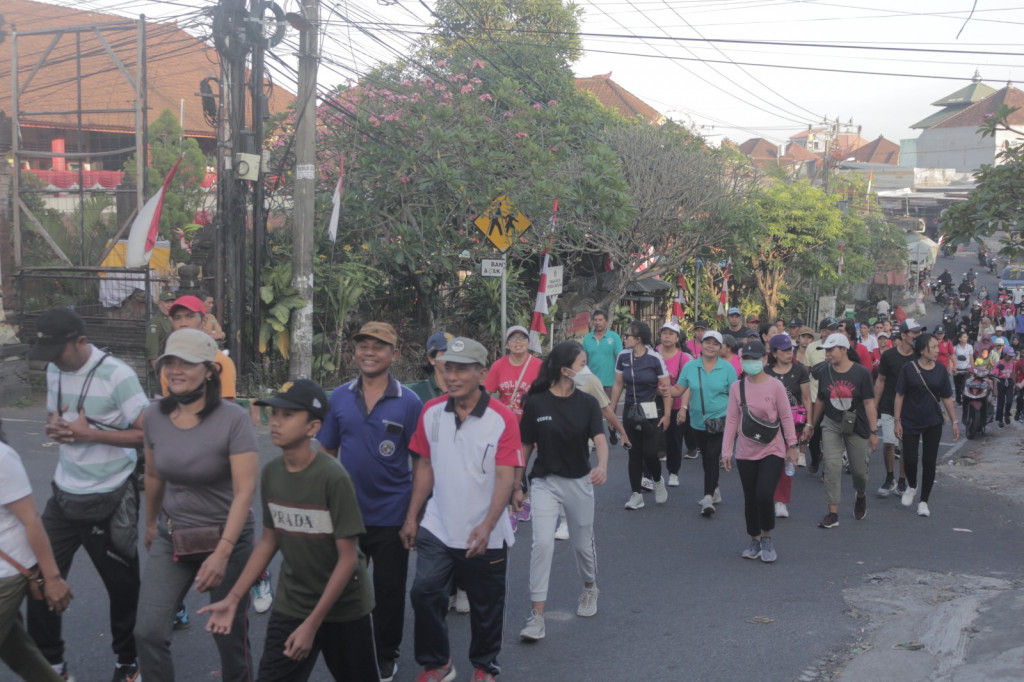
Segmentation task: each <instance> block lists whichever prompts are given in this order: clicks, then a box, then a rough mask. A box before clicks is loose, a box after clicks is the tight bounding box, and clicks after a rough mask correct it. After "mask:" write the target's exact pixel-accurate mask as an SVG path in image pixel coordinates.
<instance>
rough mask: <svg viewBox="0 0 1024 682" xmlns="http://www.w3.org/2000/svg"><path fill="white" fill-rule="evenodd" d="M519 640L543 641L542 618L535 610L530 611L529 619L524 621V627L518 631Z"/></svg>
mask: <svg viewBox="0 0 1024 682" xmlns="http://www.w3.org/2000/svg"><path fill="white" fill-rule="evenodd" d="M519 639H528V640H530V641H532V642H536V641H538V640H541V639H544V616H542V615H540V614H539V613H537V611H536V609H530V617H529V618H527V619H526V627H524V628H523V629H522V630H520V631H519Z"/></svg>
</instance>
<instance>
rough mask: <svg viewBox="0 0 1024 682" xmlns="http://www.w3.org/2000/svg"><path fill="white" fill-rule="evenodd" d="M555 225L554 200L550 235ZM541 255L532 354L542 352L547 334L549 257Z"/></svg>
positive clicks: (533, 320) (531, 344)
mask: <svg viewBox="0 0 1024 682" xmlns="http://www.w3.org/2000/svg"><path fill="white" fill-rule="evenodd" d="M557 223H558V199H555V205H554V208H552V210H551V221H550V222H549V223H548V229H549V231H550V232H551V233H553V232H554V231H555V226H556V225H557ZM549 241H550V240H549ZM543 255H544V260H543V262H542V263H541V266H540V284H539V285H538V286H537V302H536V303H535V304H534V306H533V318H532V319H531V320H530V350H531V351H533V352H534V353H540V352H541V351H542V350H543V349H542V348H541V345H540V335H541V334H547V333H548V328H547V325H545V324H544V316H545V315H547V314H548V294H547V291H548V263H549V260H550V258H551V256H550V254H548V252H547V250H546V249H545V250H544V252H543Z"/></svg>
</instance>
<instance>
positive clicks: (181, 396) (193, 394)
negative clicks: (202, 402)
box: [167, 382, 206, 405]
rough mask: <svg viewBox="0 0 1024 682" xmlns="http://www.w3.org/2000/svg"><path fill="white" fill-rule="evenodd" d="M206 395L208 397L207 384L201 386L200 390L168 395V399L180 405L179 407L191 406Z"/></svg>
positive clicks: (169, 393)
mask: <svg viewBox="0 0 1024 682" xmlns="http://www.w3.org/2000/svg"><path fill="white" fill-rule="evenodd" d="M204 395H206V383H205V382H204V383H202V384H200V385H199V388H196V389H195V390H192V391H189V392H187V393H171V392H168V393H167V397H169V398H170V399H171V400H173V401H174V402H176V403H178V404H179V405H191V404H192V403H194V402H195V401H197V400H199V399H200V398H202V397H203V396H204Z"/></svg>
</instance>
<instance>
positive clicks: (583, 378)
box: [569, 367, 594, 388]
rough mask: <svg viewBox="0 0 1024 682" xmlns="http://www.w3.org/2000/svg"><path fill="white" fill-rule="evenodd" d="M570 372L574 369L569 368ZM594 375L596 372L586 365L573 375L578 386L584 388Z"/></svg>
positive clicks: (573, 379)
mask: <svg viewBox="0 0 1024 682" xmlns="http://www.w3.org/2000/svg"><path fill="white" fill-rule="evenodd" d="M569 371H570V372H571V371H572V370H569ZM592 376H594V373H593V372H591V371H590V368H589V367H584V368H583V369H581V370H580V371H578V372H575V373H574V374H573V377H572V382H573V383H574V384H576V387H577V388H583V385H584V384H585V383H587V381H588V380H589V378H590V377H592Z"/></svg>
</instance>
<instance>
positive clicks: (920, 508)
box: [917, 502, 932, 516]
mask: <svg viewBox="0 0 1024 682" xmlns="http://www.w3.org/2000/svg"><path fill="white" fill-rule="evenodd" d="M917 515H918V516H931V515H932V512H931V510H930V509H928V503H927V502H918V503H917Z"/></svg>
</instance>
